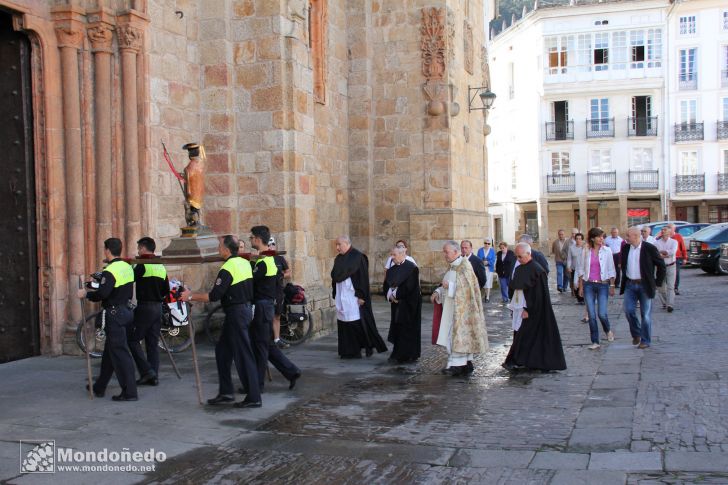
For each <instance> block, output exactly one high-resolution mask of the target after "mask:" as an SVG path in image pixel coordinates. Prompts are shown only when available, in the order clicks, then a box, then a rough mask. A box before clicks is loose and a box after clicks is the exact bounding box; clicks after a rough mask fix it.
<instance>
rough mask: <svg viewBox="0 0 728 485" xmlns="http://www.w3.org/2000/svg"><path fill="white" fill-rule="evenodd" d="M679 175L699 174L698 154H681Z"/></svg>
mask: <svg viewBox="0 0 728 485" xmlns="http://www.w3.org/2000/svg"><path fill="white" fill-rule="evenodd" d="M678 170H679V171H680V173H679V174H678V175H697V174H698V152H697V151H695V150H689V151H684V152H680V159H679V166H678Z"/></svg>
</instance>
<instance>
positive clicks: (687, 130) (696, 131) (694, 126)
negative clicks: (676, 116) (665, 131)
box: [675, 122, 704, 141]
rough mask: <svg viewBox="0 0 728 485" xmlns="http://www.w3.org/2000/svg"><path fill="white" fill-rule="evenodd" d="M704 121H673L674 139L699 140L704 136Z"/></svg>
mask: <svg viewBox="0 0 728 485" xmlns="http://www.w3.org/2000/svg"><path fill="white" fill-rule="evenodd" d="M703 126H704V123H696V122H692V123H675V141H699V140H702V139H703V138H704V134H703Z"/></svg>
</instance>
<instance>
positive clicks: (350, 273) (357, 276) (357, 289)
mask: <svg viewBox="0 0 728 485" xmlns="http://www.w3.org/2000/svg"><path fill="white" fill-rule="evenodd" d="M347 278H351V283H352V286H354V294H355V296H356V297H357V298H360V299H362V300H364V304H363V305H361V306H360V307H359V314H360V316H361V320H357V321H354V322H342V321H340V320H337V327H338V333H339V355H340V356H341V357H342V358H352V357H361V349H362V348H363V349H366V353H367V355H371V354H372V349H376V350H377V352H386V351H387V345H386V344H385V343H384V340H383V339H382V337H381V335H379V331H377V324H376V322H375V320H374V312H373V311H372V299H371V295H370V293H369V260H368V258H367V256H366V255H365V254H364V253H362V252H361V251H359V250H358V249H355V248H353V247H352V248H349V250H348V251H347V252H346V253H345V254H339V255H337V256H336V259H334V268H333V269H332V270H331V286H332V290H333V291H332V295H333V297H334V298H336V283H341V282H342V281H345V280H346V279H347Z"/></svg>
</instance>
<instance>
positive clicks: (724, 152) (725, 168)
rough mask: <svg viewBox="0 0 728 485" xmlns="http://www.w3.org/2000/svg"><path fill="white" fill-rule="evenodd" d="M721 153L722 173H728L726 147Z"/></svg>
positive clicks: (727, 151) (727, 152)
mask: <svg viewBox="0 0 728 485" xmlns="http://www.w3.org/2000/svg"><path fill="white" fill-rule="evenodd" d="M721 155H723V157H722V160H723V163H722V166H723V173H726V174H728V149H723V151H722V153H721Z"/></svg>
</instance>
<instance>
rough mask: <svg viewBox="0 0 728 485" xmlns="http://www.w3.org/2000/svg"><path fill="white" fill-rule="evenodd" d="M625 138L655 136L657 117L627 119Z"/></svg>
mask: <svg viewBox="0 0 728 485" xmlns="http://www.w3.org/2000/svg"><path fill="white" fill-rule="evenodd" d="M627 136H657V116H647V117H644V116H643V117H637V118H632V117H629V118H627Z"/></svg>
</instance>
